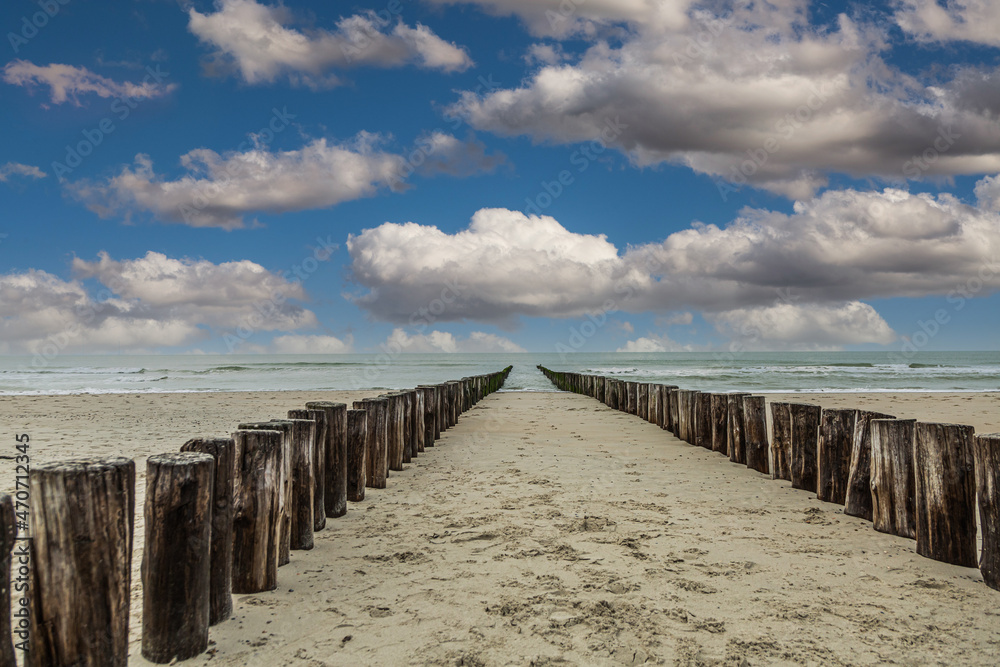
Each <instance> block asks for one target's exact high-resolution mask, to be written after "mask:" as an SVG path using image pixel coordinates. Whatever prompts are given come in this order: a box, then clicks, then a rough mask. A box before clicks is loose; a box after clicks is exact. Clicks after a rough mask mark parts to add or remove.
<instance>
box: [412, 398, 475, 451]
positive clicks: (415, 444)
mask: <svg viewBox="0 0 1000 667" xmlns="http://www.w3.org/2000/svg"><path fill="white" fill-rule="evenodd" d="M469 391H470V394H469V400H470V401H471V400H472V394H471V391H472V389H471V386H470V389H469ZM403 411H404V412H405V417H406V419H405V420H404V421H405V424H406V425H405V427H404V428H403V463H412V462H413V459H415V458H416V457H417V456H418V455H419V454H420V452H419V451H417V441H416V440H415V439H414V437H413V425H414V422H413V390H412V389H408V390H406V391H404V392H403Z"/></svg>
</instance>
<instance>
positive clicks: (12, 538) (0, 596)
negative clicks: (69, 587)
mask: <svg viewBox="0 0 1000 667" xmlns="http://www.w3.org/2000/svg"><path fill="white" fill-rule="evenodd" d="M16 543H17V517H16V516H15V515H14V499H13V498H11V497H10V495H9V494H7V493H3V494H0V665H3V666H4V667H15V666H16V665H17V660H16V659H15V657H14V640H13V639H12V638H11V634H10V630H11V625H10V621H11V616H10V581H11V577H10V563H11V551H13V549H14V545H15V544H16ZM21 609H22V607H20V606H19V607H18V611H20V610H21ZM24 611H25V613H27V611H28V610H27V609H25V610H24Z"/></svg>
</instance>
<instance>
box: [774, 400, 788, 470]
mask: <svg viewBox="0 0 1000 667" xmlns="http://www.w3.org/2000/svg"><path fill="white" fill-rule="evenodd" d="M771 431H772V433H771V462H772V463H771V478H772V479H787V480H789V481H791V479H792V473H791V456H792V412H791V409H790V404H788V403H771Z"/></svg>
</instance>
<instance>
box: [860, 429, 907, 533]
mask: <svg viewBox="0 0 1000 667" xmlns="http://www.w3.org/2000/svg"><path fill="white" fill-rule="evenodd" d="M915 424H916V421H915V420H913V419H873V420H872V422H871V426H870V428H871V430H872V470H871V479H872V523H873V524H874V526H875V530H877V531H879V532H880V533H889V534H890V535H898V536H900V537H909V538H910V539H913V538H914V537H916V532H917V527H916V492H915V489H914V485H915V483H916V482H915V479H914V472H913V432H914V425H915Z"/></svg>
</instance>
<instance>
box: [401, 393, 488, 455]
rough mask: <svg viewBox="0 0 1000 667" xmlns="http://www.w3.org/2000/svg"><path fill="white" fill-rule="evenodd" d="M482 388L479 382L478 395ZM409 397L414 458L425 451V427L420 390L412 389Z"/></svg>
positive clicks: (422, 398)
mask: <svg viewBox="0 0 1000 667" xmlns="http://www.w3.org/2000/svg"><path fill="white" fill-rule="evenodd" d="M482 386H483V385H482V383H481V382H480V383H479V385H478V387H479V391H480V393H481V392H482ZM410 396H411V409H412V411H413V412H412V416H411V419H410V420H411V422H412V423H413V432H412V433H411V434H410V439H411V440H412V441H413V456H416V455H417V454H421V453H423V452H424V451H426V447H427V445H426V444H425V443H424V436H425V435H426V433H427V425H426V424H424V414H425V413H424V392H423V390H422V389H413V390H412V391H411V393H410Z"/></svg>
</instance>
